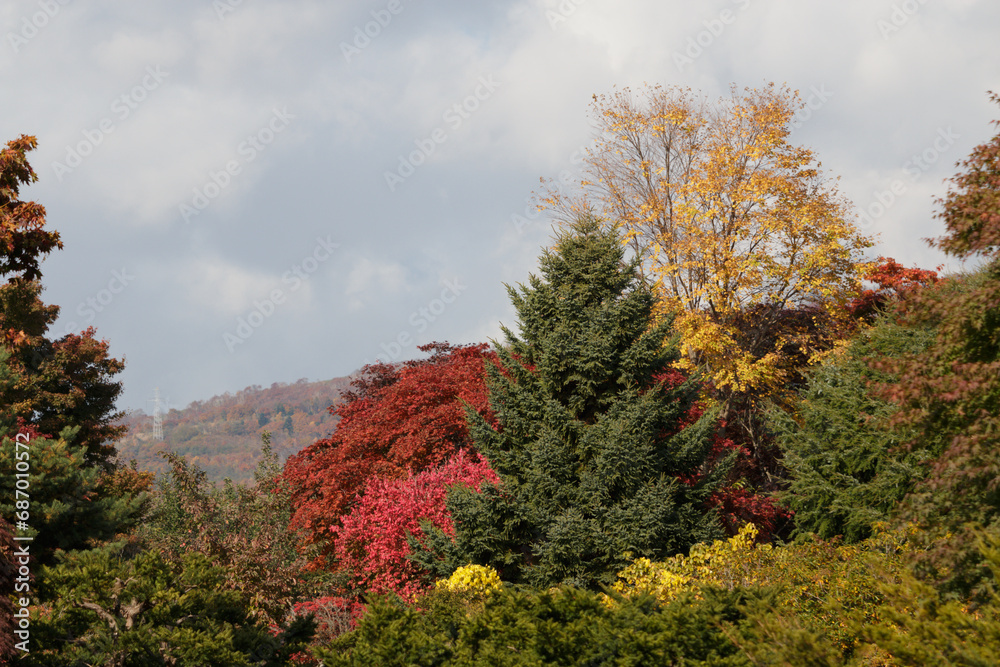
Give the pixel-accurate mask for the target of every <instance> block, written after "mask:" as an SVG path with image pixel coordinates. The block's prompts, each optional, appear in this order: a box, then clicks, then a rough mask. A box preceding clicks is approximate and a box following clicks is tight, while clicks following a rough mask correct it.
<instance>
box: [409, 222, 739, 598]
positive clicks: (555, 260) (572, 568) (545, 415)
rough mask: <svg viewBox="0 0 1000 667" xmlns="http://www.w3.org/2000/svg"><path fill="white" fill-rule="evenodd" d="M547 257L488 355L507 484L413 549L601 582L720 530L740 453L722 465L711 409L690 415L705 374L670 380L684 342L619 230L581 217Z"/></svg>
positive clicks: (493, 452) (446, 561) (496, 452)
mask: <svg viewBox="0 0 1000 667" xmlns="http://www.w3.org/2000/svg"><path fill="white" fill-rule="evenodd" d="M540 264H541V273H542V277H541V278H539V277H537V276H531V277H530V278H529V282H528V285H527V286H525V285H521V286H520V289H519V290H515V289H514V288H512V287H510V286H508V292H509V294H510V298H511V300H512V302H513V304H514V306H515V308H516V309H517V313H518V319H519V330H520V331H519V334H515V333H514V332H513V331H511V330H510V329H508V328H506V327H503V328H502V330H503V333H504V336H505V339H506V344H505V345H497V347H498V350H497V355H498V358H499V361H498V363H497V364H496V365H493V364H491V365H489V366H487V385H488V388H489V391H490V403H491V406H492V408H493V410H494V411H495V413H496V419H497V422H498V424H499V426H498V427H495V426H493V425H492V424H491V423H490V422H489V421H487V420H486V419H484V418H482V417H481V416H479V415H478V414H477V413H475V412H474V411H471V410H469V411H468V412H467V415H468V419H469V424H470V433H471V435H472V438H473V442H474V444H475V447H476V449H477V450H478V451H479V452H480V453H482V454H483V455H484V456H485V457H486V459H487V460H488V461H489V463H490V466H491V467H492V468H493V469H494V470H495V471H496V473H497V474H498V476H499V477H500V479H501V482H500V484H488V483H484V484H483V485H482V486H481V487H480V491H481V493H475V492H474V491H472V490H470V489H468V488H463V487H456V488H453V489H452V490H451V492H450V494H449V499H448V509H449V511H450V512H451V515H452V517H453V520H454V523H455V536H454V541H452V540H451V539H450V538H449V537H448V536H446V535H444V534H443V533H442V532H441V531H440V530H438V531H436V532H435V531H433V530H428V531H425V532H426V533H427V538H426V541H425V543H424V548H423V549H419V548H418V549H416V551H415V553H414V555H413V558H414V559H415V560H418V561H419V562H420V563H421V564H422V565H424V567H428V568H431V569H432V571H436V572H437V573H438V574H442V575H444V574H448V573H450V572H451V571H453V570H454V569H455V568H456V567H458V566H460V565H464V564H465V563H468V562H475V563H480V564H484V565H491V566H493V567H494V568H496V569H497V570H498V571H499V572H500V573H501V576H502V578H504V579H506V580H508V581H514V582H527V583H530V584H533V585H538V586H545V585H552V584H556V583H560V582H563V583H570V584H573V585H578V586H585V587H596V586H597V585H599V584H600V583H602V582H604V583H609V582H610V581H611V580H612V579H613V577H614V573H615V572H616V571H618V570H619V569H621V567H622V566H624V564H626V563H627V562H629V559H630V558H634V557H637V556H647V557H650V558H665V557H668V556H671V555H673V554H676V553H679V552H684V551H686V550H687V549H688V548H689V547H690V546H691V545H692V544H694V543H697V542H701V541H705V540H710V539H712V538H715V537H719V536H720V533H721V530H720V524H719V521H718V518H717V517H716V514H715V512H714V511H712V510H710V509H709V508H708V506H707V502H706V501H707V500H708V497H709V495H710V494H711V493H712V491H713V490H714V489H715V488H717V486H718V484H719V482H720V481H721V478H722V477H724V475H725V471H726V468H727V465H725V463H723V464H720V465H718V466H715V467H714V470H713V471H709V470H707V469H706V468H707V466H706V460H707V458H708V456H709V453H710V449H711V436H712V434H713V430H714V426H715V424H714V420H713V419H712V417H711V416H710V415H706V416H703V417H702V418H701V419H699V420H698V421H697V422H696V423H694V424H691V425H687V426H686V427H683V426H684V422H685V418H686V417H687V416H688V412H689V410H690V408H691V407H692V405H693V404H694V401H695V394H696V392H697V384H696V382H695V381H694V380H689V381H686V382H683V383H681V384H679V385H675V384H674V383H670V384H669V385H668V384H665V383H664V380H665V379H666V378H667V376H670V375H671V368H670V364H671V362H673V361H675V360H676V359H677V355H678V352H677V346H676V340H674V339H670V332H671V329H670V321H665V322H663V323H661V324H659V325H657V326H651V322H652V317H651V312H652V308H653V302H654V297H653V295H652V293H651V292H650V290H649V289H648V287H646V286H645V285H644V284H643V282H642V280H641V278H640V277H639V272H638V267H637V263H636V262H634V261H632V262H625V261H624V250H623V248H622V245H621V243H620V241H619V238H618V235H617V232H616V231H614V230H604V229H602V227H601V224H600V222H599V221H598V220H596V219H594V218H591V217H581V218H580V219H578V220H577V221H576V222H575V223H573V224H572V225H571V226H570V228H569V229H568V230H567V231H566V232H564V233H562V234H560V236H559V238H558V242H557V244H556V246H555V249H554V250H553V251H546V252H544V254H543V255H542V257H541V260H540ZM668 341H669V343H668ZM667 386H671V387H673V388H670V389H668V388H667ZM414 546H416V545H414Z"/></svg>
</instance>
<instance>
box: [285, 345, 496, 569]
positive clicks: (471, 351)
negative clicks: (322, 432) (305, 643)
mask: <svg viewBox="0 0 1000 667" xmlns="http://www.w3.org/2000/svg"><path fill="white" fill-rule="evenodd" d="M421 350H423V351H425V352H430V353H431V356H430V358H428V359H423V360H416V361H408V362H404V363H403V364H400V365H390V364H375V365H372V366H367V367H365V369H364V370H363V371H362V374H361V376H360V377H359V378H358V379H357V380H356V381H355V382H354V383H353V389H352V391H351V392H349V393H348V394H347V395H346V396H345V398H346V401H345V403H344V404H342V405H341V406H340V407H338V408H336V411H337V414H338V415H339V416H340V422H339V423H338V426H337V430H336V431H335V432H334V433H333V434H332V435H331V436H330V437H329V438H325V439H323V440H319V441H317V442H316V443H314V444H312V445H310V446H309V447H306V448H305V449H304V450H302V451H301V452H300V453H299V454H297V455H295V456H293V457H291V458H289V459H288V461H287V463H286V466H285V473H284V477H285V480H286V481H287V483H288V485H289V489H290V491H291V494H292V496H291V500H292V507H293V515H292V520H291V527H292V529H293V530H296V531H298V532H300V533H301V534H302V536H303V538H304V540H305V542H306V544H309V545H317V546H319V547H320V548H321V549H322V551H323V553H324V554H326V555H328V556H329V555H331V554H332V545H331V536H332V533H331V527H332V526H335V525H337V524H338V523H339V521H340V519H341V517H342V516H344V515H346V514H347V513H348V512H350V510H351V509H352V508H353V507H354V505H355V503H356V499H357V496H358V494H359V493H361V492H362V491H363V490H364V488H365V485H366V484H368V482H369V480H372V479H383V480H392V479H404V478H406V477H408V476H409V475H411V474H415V473H418V472H420V471H423V470H427V469H431V468H435V467H438V466H440V465H442V464H444V463H445V462H446V461H448V460H449V459H450V458H451V456H452V455H454V454H455V453H456V452H458V450H459V449H461V448H462V447H468V446H469V436H468V427H467V425H466V422H465V407H464V406H465V405H466V404H467V405H468V406H470V407H471V408H472V409H473V410H475V411H476V412H478V413H479V414H482V415H484V416H487V417H488V418H492V416H491V412H490V409H489V406H488V403H487V398H486V386H485V384H484V382H483V379H482V376H483V364H484V361H485V360H486V359H488V358H492V357H493V353H492V352H490V351H489V346H488V345H485V344H480V345H471V346H466V347H451V346H449V345H445V344H439V343H434V344H430V345H426V346H422V347H421ZM317 564H319V563H317Z"/></svg>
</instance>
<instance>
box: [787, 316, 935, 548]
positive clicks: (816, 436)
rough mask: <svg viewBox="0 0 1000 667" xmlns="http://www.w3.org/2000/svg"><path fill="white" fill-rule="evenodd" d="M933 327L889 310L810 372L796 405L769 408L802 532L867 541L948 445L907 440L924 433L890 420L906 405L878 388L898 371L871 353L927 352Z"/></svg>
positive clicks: (889, 356)
mask: <svg viewBox="0 0 1000 667" xmlns="http://www.w3.org/2000/svg"><path fill="white" fill-rule="evenodd" d="M933 333H934V332H933V329H930V328H927V327H905V326H903V325H901V324H899V323H898V322H896V320H895V319H894V317H893V316H891V315H885V316H883V317H882V318H881V319H879V320H878V321H877V323H876V324H875V326H873V327H871V328H870V329H867V330H866V331H863V332H861V333H860V334H858V336H857V337H856V338H855V339H854V340H852V341H851V343H850V345H848V347H847V348H846V349H845V350H843V351H842V353H840V354H838V355H837V356H834V357H831V358H830V359H828V360H827V361H826V362H825V363H823V364H822V365H821V366H818V367H817V368H815V369H814V370H813V371H812V372H811V373H810V374H809V377H808V384H807V386H806V387H805V388H804V389H803V390H802V391H801V392H800V394H799V398H800V402H799V405H798V407H797V408H796V410H795V411H794V412H785V411H784V410H780V409H777V408H774V409H772V410H771V412H770V413H769V414H768V420H769V426H770V427H771V429H773V431H774V432H775V434H776V441H777V443H778V446H779V447H780V448H781V450H782V452H783V453H784V459H783V461H782V463H783V464H784V466H785V468H786V469H787V470H788V474H789V477H790V482H789V486H788V489H787V490H786V491H785V492H783V493H782V494H781V497H782V500H783V501H784V502H785V504H787V505H788V507H789V508H791V509H792V510H793V511H794V512H795V525H796V529H797V530H798V531H799V532H804V533H816V534H817V535H819V537H821V538H823V539H831V538H833V537H836V536H842V537H843V538H844V540H845V541H846V542H858V541H860V540H863V539H865V538H867V537H869V536H870V535H871V534H872V526H873V524H875V523H876V522H879V521H886V520H888V519H889V516H890V514H891V512H892V511H893V509H895V507H896V505H897V504H898V503H899V502H900V501H901V500H902V499H903V497H904V496H905V495H906V494H907V493H908V492H910V491H911V490H913V487H914V484H915V483H916V482H917V481H919V480H920V479H922V478H923V476H924V475H925V474H926V464H927V462H928V461H929V460H930V458H931V457H932V456H934V455H936V454H938V453H940V448H937V450H936V451H934V450H933V449H931V450H929V449H928V445H927V444H925V445H924V446H922V447H919V448H916V449H914V450H912V451H911V450H908V449H906V448H905V447H904V446H903V445H904V444H905V443H907V442H909V441H911V440H912V439H913V438H914V437H915V436H916V434H915V433H914V432H913V431H912V430H908V429H897V428H893V427H892V426H891V425H890V424H889V423H888V420H889V418H890V417H891V416H892V415H894V414H895V413H896V412H897V411H898V406H896V405H895V404H893V403H891V402H890V401H887V400H885V399H883V398H879V397H878V396H877V395H875V392H874V390H873V388H872V384H873V383H879V384H883V385H885V384H890V383H894V382H895V381H896V380H897V378H896V377H895V376H893V375H892V374H890V373H886V372H884V371H879V370H877V369H875V368H872V367H871V365H870V360H872V359H881V360H886V359H893V358H898V357H900V356H902V355H904V354H919V353H920V352H922V351H923V350H924V349H926V348H927V347H928V345H929V344H930V341H931V338H932V337H933Z"/></svg>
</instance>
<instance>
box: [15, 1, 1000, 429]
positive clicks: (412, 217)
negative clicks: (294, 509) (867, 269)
mask: <svg viewBox="0 0 1000 667" xmlns="http://www.w3.org/2000/svg"><path fill="white" fill-rule="evenodd" d="M0 34H2V35H3V43H2V45H0V82H2V85H0V141H3V142H6V141H7V140H9V139H13V138H14V137H16V136H18V135H20V134H22V133H23V134H32V135H35V136H37V138H38V140H39V148H38V150H37V151H35V152H33V153H32V154H31V155H30V159H31V162H32V165H33V166H34V168H35V170H36V171H37V172H38V175H39V182H38V183H36V184H35V185H32V186H31V187H30V188H27V189H26V190H25V191H24V192H23V194H24V195H25V196H26V197H27V198H30V199H33V200H35V201H38V202H39V203H41V204H43V205H44V206H45V207H46V208H47V210H48V222H49V226H50V227H51V228H53V229H56V230H58V231H59V232H60V234H61V235H62V238H63V241H64V243H65V249H64V250H62V251H57V252H55V253H53V254H52V255H51V256H50V257H49V258H48V259H47V260H46V262H45V264H44V267H43V269H44V273H45V277H44V283H45V285H46V292H45V293H44V295H43V297H44V299H45V300H46V302H48V303H55V304H58V305H60V306H61V307H62V315H61V317H60V320H59V321H58V322H57V323H56V325H55V332H54V333H55V334H56V335H61V334H62V333H64V332H66V331H79V330H81V329H83V328H84V327H86V326H89V325H93V326H95V327H96V328H97V330H98V335H99V336H100V337H102V338H106V339H108V340H109V341H110V343H111V350H112V352H113V354H115V355H116V356H124V357H125V359H126V363H127V370H126V371H125V372H124V374H123V376H122V377H123V381H124V383H125V394H124V398H123V401H122V402H121V407H123V408H128V409H144V410H146V411H147V412H149V411H150V410H151V403H150V399H151V397H152V395H153V390H154V388H155V387H159V388H160V390H161V394H162V395H163V396H164V397H166V398H168V399H169V402H170V405H171V407H183V406H184V405H186V404H187V403H189V402H190V401H192V400H196V399H205V398H208V397H210V396H212V395H214V394H218V393H222V392H225V391H230V392H233V391H236V390H239V389H241V388H243V387H246V386H248V385H253V384H259V385H264V386H267V385H269V384H271V383H272V382H293V381H295V380H297V379H299V378H308V379H310V380H321V379H329V378H331V377H335V376H341V375H346V374H348V373H350V372H352V371H353V370H355V369H357V368H359V367H360V366H361V365H363V364H364V363H366V362H369V361H373V360H374V359H375V358H376V357H377V356H378V357H381V358H382V359H403V358H408V357H412V356H416V355H417V354H418V353H417V350H416V346H417V345H419V344H422V343H426V342H430V341H434V340H448V341H451V342H454V343H467V342H476V341H484V340H487V339H488V338H490V337H495V336H496V335H497V334H498V326H499V323H500V322H501V321H502V322H505V323H508V324H510V323H512V322H513V319H514V318H513V311H512V309H511V307H510V304H509V302H508V299H507V295H506V292H505V290H504V287H503V283H505V282H507V283H516V282H519V281H523V280H525V279H526V277H527V275H528V273H529V272H530V271H532V270H534V268H535V266H536V258H537V255H538V252H539V247H540V246H542V245H544V244H546V243H547V242H548V240H549V237H550V234H551V227H550V223H549V222H548V221H547V220H546V219H545V218H544V216H538V215H536V214H535V213H534V209H533V207H532V204H531V202H532V193H533V192H534V191H537V190H538V189H539V178H542V177H544V178H549V179H560V178H563V179H567V180H571V179H574V178H578V177H579V175H580V156H581V155H582V151H583V150H584V149H585V148H586V146H587V145H588V144H589V143H590V141H591V139H592V125H591V122H590V120H589V118H588V115H587V113H588V104H589V102H590V100H591V97H592V95H594V94H595V93H596V94H601V93H606V92H610V91H611V90H612V89H613V87H615V86H618V87H624V86H632V87H636V86H641V85H642V84H643V83H651V84H657V83H658V84H664V85H683V86H691V87H692V88H694V89H696V90H699V91H701V92H703V93H705V94H707V95H709V96H712V97H715V96H718V95H721V94H723V93H726V92H727V91H728V90H729V87H730V85H731V84H736V85H737V86H740V87H744V86H750V87H759V86H763V85H766V84H767V83H768V82H771V81H774V82H777V83H779V84H780V83H787V84H788V85H789V86H791V87H792V88H795V89H798V90H800V91H801V94H802V97H803V98H804V99H806V100H807V101H809V102H810V104H811V106H812V109H811V110H810V111H809V112H808V118H807V117H805V115H803V116H801V117H800V118H799V121H801V122H799V125H800V126H799V127H797V128H796V129H795V131H794V134H793V140H794V141H795V142H797V143H802V144H804V145H806V146H809V147H810V148H812V149H813V150H814V151H815V152H816V154H817V156H818V157H819V159H820V160H821V161H822V164H823V167H824V169H825V170H827V172H828V173H829V174H830V175H831V176H833V177H839V178H840V188H841V190H842V191H843V192H844V193H845V194H847V195H848V196H849V197H850V198H851V199H852V200H853V201H854V202H855V204H856V205H857V206H858V208H859V210H861V211H862V212H864V211H868V212H870V213H871V214H872V215H869V217H868V220H869V221H870V227H869V231H871V232H872V233H876V234H878V235H880V236H879V237H880V245H879V246H878V247H877V248H875V249H874V254H883V255H891V256H893V257H895V258H897V259H898V260H900V261H902V262H904V263H905V264H907V265H913V264H919V265H921V266H925V267H932V266H934V265H936V264H938V263H941V262H942V261H944V260H943V258H942V257H941V256H939V255H938V254H936V253H935V252H934V251H931V250H929V249H928V248H927V246H926V245H925V244H924V243H923V242H922V241H921V239H922V238H923V237H928V236H937V235H939V234H940V233H941V226H940V223H939V222H938V221H936V220H935V219H934V218H933V212H934V208H933V197H934V196H936V195H941V194H942V193H943V192H944V185H943V182H942V181H943V179H944V178H946V177H947V176H950V175H951V174H953V173H954V172H955V167H954V164H955V162H956V161H958V160H960V159H962V158H963V157H965V156H966V155H967V154H968V152H969V150H970V149H971V148H972V147H973V146H975V145H976V144H978V143H981V142H982V141H984V140H986V139H987V138H989V137H990V136H992V134H993V128H992V127H991V126H990V125H989V121H990V120H991V119H993V118H996V117H998V116H1000V114H998V110H997V109H996V108H995V107H992V106H991V105H990V104H989V102H988V100H987V95H986V93H987V90H1000V49H998V46H997V35H998V34H1000V3H997V2H996V1H995V0H841V1H840V2H815V1H808V0H806V1H803V0H714V1H711V2H683V3H682V2H679V1H677V0H674V1H672V2H663V1H662V0H624V1H623V0H617V1H615V2H611V1H610V0H562V1H561V2H560V1H559V0H506V1H505V0H496V1H494V2H489V3H475V2H458V1H456V0H438V1H437V2H419V1H414V0H336V1H334V0H323V1H318V0H317V1H312V0H285V1H281V2H279V1H274V0H214V1H213V0H169V1H168V0H146V1H144V2H126V1H125V0H87V1H84V0H77V1H76V2H72V1H70V0H5V1H4V2H2V3H0ZM916 160H919V162H917V161H916ZM893 189H895V194H892V199H893V201H891V202H890V203H888V205H886V206H880V205H879V201H880V199H881V200H882V202H883V203H886V202H887V201H888V199H887V197H888V194H889V193H892V191H893ZM953 264H954V263H952V265H949V266H951V268H953V269H957V268H959V267H957V266H953Z"/></svg>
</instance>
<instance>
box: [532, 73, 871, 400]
mask: <svg viewBox="0 0 1000 667" xmlns="http://www.w3.org/2000/svg"><path fill="white" fill-rule="evenodd" d="M802 105H803V102H802V100H801V99H800V98H799V96H798V94H797V93H796V92H794V91H791V90H789V89H787V88H778V87H775V86H774V85H773V84H772V85H770V86H767V87H765V88H763V89H746V90H742V91H741V90H738V89H737V88H735V87H734V88H733V89H732V91H731V94H730V96H729V97H726V98H722V99H719V100H718V101H708V100H706V99H704V98H701V97H699V96H696V95H694V94H693V93H692V92H691V90H690V89H683V88H679V87H667V88H664V87H660V86H655V87H647V88H646V89H645V90H644V91H643V92H642V96H641V98H640V99H636V98H635V97H633V93H632V91H631V90H629V89H628V88H625V89H622V90H618V91H615V92H614V93H612V94H610V95H600V96H596V95H595V96H594V102H593V104H592V113H591V116H592V118H593V120H594V122H595V124H596V128H597V131H598V132H599V133H600V134H598V135H597V143H596V147H595V148H594V149H593V150H592V151H591V152H590V155H589V156H588V158H587V160H586V164H587V167H586V169H587V179H586V180H585V181H584V182H583V184H582V185H583V197H584V199H583V201H582V202H579V201H577V202H575V203H574V202H573V201H572V200H567V199H566V198H565V197H563V196H562V195H560V194H558V193H550V196H549V197H548V198H547V199H546V203H547V204H548V205H549V206H550V207H552V208H555V209H556V210H560V209H565V208H566V207H567V206H570V207H573V206H575V207H577V208H579V207H581V206H583V207H588V208H590V207H592V208H596V209H597V211H598V212H599V213H600V214H601V215H603V217H604V218H605V219H607V220H611V221H618V224H620V225H621V227H622V228H623V231H624V241H625V242H626V243H628V244H629V245H630V246H631V247H632V249H633V251H634V253H635V255H636V256H637V257H639V258H640V259H641V260H642V266H643V271H644V273H645V274H646V276H647V277H648V278H649V279H650V281H651V282H654V283H655V285H656V288H657V293H658V296H659V298H660V309H661V312H672V313H677V314H678V317H677V320H676V326H677V327H678V329H679V331H680V332H681V333H682V334H683V338H682V341H681V352H682V357H681V359H680V361H679V363H680V364H681V366H682V367H685V368H691V369H693V368H699V369H701V370H704V371H706V372H707V373H708V375H709V377H710V379H711V380H712V382H713V384H714V385H715V387H716V388H717V389H719V390H721V391H723V392H726V393H731V392H744V391H747V390H750V389H754V388H763V389H765V390H766V389H768V388H773V387H779V386H780V385H781V384H782V383H783V382H784V380H785V378H784V376H783V373H782V372H781V368H780V364H779V363H778V362H779V360H780V357H781V346H782V342H783V341H782V339H781V336H774V335H770V334H771V332H773V331H775V330H776V328H778V327H780V319H781V316H782V313H783V311H784V310H785V309H786V308H789V307H795V306H799V305H803V304H809V303H813V304H817V305H819V306H820V307H821V308H824V309H829V310H830V312H831V313H835V312H836V311H837V309H838V307H839V306H841V305H842V304H844V303H845V302H846V301H847V300H848V299H849V298H851V297H852V296H854V295H855V293H856V292H857V291H858V289H859V286H860V279H861V272H862V270H863V267H864V263H863V261H862V259H863V258H862V256H861V253H862V251H863V250H864V249H865V248H868V247H870V246H871V245H872V241H871V239H869V238H867V237H865V236H863V235H862V234H860V233H859V231H858V230H857V228H856V227H855V226H854V224H853V223H852V221H851V217H852V216H851V213H850V207H849V203H848V202H847V200H846V199H845V198H844V197H843V196H842V195H840V193H839V192H838V191H837V189H836V187H835V184H834V183H833V182H832V181H830V179H828V178H827V177H826V176H824V174H823V172H822V171H821V170H820V165H819V163H818V162H817V160H816V158H815V156H814V154H813V153H812V151H810V150H809V149H807V148H804V147H801V146H796V145H793V144H791V143H790V142H789V140H788V139H789V133H790V131H791V128H790V124H791V121H792V118H793V116H794V114H795V113H796V111H797V110H798V109H799V108H801V107H802ZM751 310H752V311H754V312H755V324H756V328H757V329H758V331H759V333H758V334H757V335H754V336H742V337H741V336H740V333H739V327H738V322H737V320H738V319H739V317H740V316H741V314H743V313H746V312H749V311H751Z"/></svg>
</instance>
